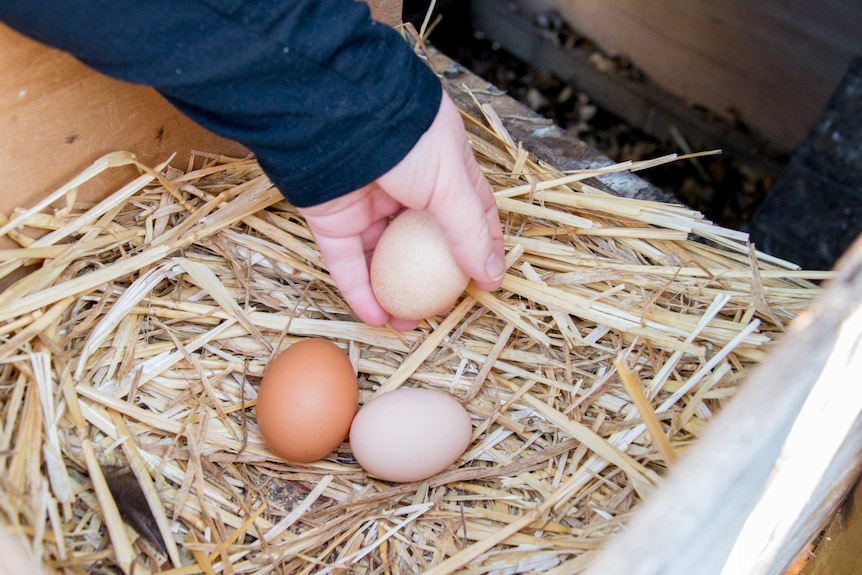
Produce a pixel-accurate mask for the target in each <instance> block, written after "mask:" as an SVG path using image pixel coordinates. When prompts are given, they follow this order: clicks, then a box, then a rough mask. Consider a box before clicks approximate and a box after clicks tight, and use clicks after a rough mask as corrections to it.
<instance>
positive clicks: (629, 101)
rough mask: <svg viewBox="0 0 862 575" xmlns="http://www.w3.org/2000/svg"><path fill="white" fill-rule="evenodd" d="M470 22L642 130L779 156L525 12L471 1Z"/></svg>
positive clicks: (489, 0) (769, 158) (767, 165)
mask: <svg viewBox="0 0 862 575" xmlns="http://www.w3.org/2000/svg"><path fill="white" fill-rule="evenodd" d="M471 7H472V19H473V24H474V26H475V27H476V28H477V29H478V30H481V31H482V32H484V33H485V34H487V35H488V37H489V38H492V39H494V40H495V41H498V42H500V44H501V45H502V46H503V47H504V48H506V49H507V50H508V51H509V52H511V53H512V54H514V55H515V56H517V57H518V58H520V59H521V60H523V61H525V62H529V63H530V64H532V65H534V66H536V67H537V68H539V69H541V70H545V71H548V72H552V73H554V74H555V75H557V76H559V77H560V78H561V79H562V80H564V81H565V82H567V83H568V84H570V85H572V86H574V87H575V88H577V89H579V90H580V91H582V92H584V93H585V94H588V95H589V97H590V99H591V100H593V101H594V102H595V103H596V104H598V105H599V106H601V107H602V108H604V109H605V110H608V111H609V112H611V113H613V114H614V115H616V116H619V117H620V118H622V119H623V120H625V121H626V122H627V123H629V124H631V125H633V126H636V127H639V128H641V129H642V130H644V131H645V132H647V133H650V134H653V135H655V136H656V137H659V138H664V139H668V140H670V139H672V138H673V137H674V133H678V134H680V135H682V137H683V138H684V139H685V140H686V142H687V143H688V144H689V145H690V146H691V147H692V148H693V149H697V150H703V149H722V150H724V151H725V152H727V153H730V154H733V155H735V156H737V157H740V158H744V159H745V160H746V161H747V162H748V163H749V164H750V165H753V166H762V167H763V169H764V170H766V171H769V172H775V171H777V170H778V167H777V165H778V164H777V160H775V158H776V157H778V156H779V153H778V151H777V150H775V149H774V148H773V147H772V146H771V145H770V144H769V143H768V142H767V141H766V140H764V139H763V138H758V137H756V136H755V135H753V134H750V133H746V132H745V131H742V130H738V129H736V128H735V127H734V126H733V125H732V124H730V123H728V122H727V121H725V120H723V119H720V118H719V117H718V116H716V115H715V114H710V113H708V112H707V111H705V110H703V109H699V108H695V107H693V106H691V105H690V104H689V103H687V102H685V101H683V100H682V99H680V98H678V97H677V96H675V95H673V94H671V93H669V92H667V91H666V90H664V89H663V88H662V87H660V86H658V85H656V84H655V83H654V82H652V81H650V80H649V79H642V78H638V79H633V78H629V77H627V76H624V75H619V74H614V73H612V72H611V73H607V72H604V71H602V70H599V69H598V68H596V66H595V65H594V64H593V62H592V60H591V52H590V51H588V50H586V49H583V48H579V47H577V46H563V45H561V44H560V42H558V41H557V40H556V37H555V36H554V35H553V34H548V33H547V32H545V31H543V30H540V29H538V28H536V27H535V26H533V25H532V22H533V21H532V18H531V17H530V16H529V15H528V14H527V13H526V12H524V11H519V10H512V9H511V8H510V7H509V6H507V5H504V4H502V3H500V2H499V1H498V0H471Z"/></svg>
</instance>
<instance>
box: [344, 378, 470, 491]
mask: <svg viewBox="0 0 862 575" xmlns="http://www.w3.org/2000/svg"><path fill="white" fill-rule="evenodd" d="M472 432H473V426H472V424H471V423H470V414H469V413H467V410H465V409H464V408H463V407H462V406H461V404H460V403H458V401H457V400H456V399H455V398H454V397H452V396H451V395H447V394H445V393H440V392H437V391H431V390H428V389H412V388H401V389H397V390H395V391H391V392H389V393H385V394H383V395H380V396H378V397H376V398H374V399H372V400H371V401H369V402H368V403H367V404H366V405H365V406H364V407H362V409H360V410H359V413H357V414H356V417H355V418H354V420H353V425H352V426H351V428H350V449H351V450H352V451H353V456H354V457H355V458H356V461H358V462H359V465H361V466H362V468H363V469H365V470H366V471H367V472H368V474H369V475H371V476H373V477H377V478H379V479H385V480H387V481H397V482H407V481H421V480H423V479H427V478H428V477H431V476H432V475H436V474H437V473H440V472H441V471H443V470H445V469H446V468H447V467H449V466H450V465H452V463H454V462H455V461H456V460H457V459H458V458H459V457H461V455H462V454H463V453H464V450H466V449H467V446H468V445H470V438H471V434H472Z"/></svg>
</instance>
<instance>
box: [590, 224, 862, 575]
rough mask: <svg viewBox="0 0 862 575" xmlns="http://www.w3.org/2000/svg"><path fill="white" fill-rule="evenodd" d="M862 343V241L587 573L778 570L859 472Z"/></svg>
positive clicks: (754, 574) (765, 574) (776, 574)
mask: <svg viewBox="0 0 862 575" xmlns="http://www.w3.org/2000/svg"><path fill="white" fill-rule="evenodd" d="M860 346H862V240H860V241H857V242H856V243H855V244H854V246H853V247H852V248H851V250H850V251H849V252H848V253H847V254H846V255H845V257H844V260H843V263H842V265H841V271H840V272H839V274H838V276H837V277H836V278H835V279H834V280H833V281H831V282H830V284H829V286H828V288H827V289H826V290H825V292H824V293H823V295H822V296H821V297H820V298H819V299H818V300H817V301H816V302H814V303H813V304H812V307H811V308H810V310H809V311H808V312H806V314H805V315H804V316H802V317H800V318H799V319H798V320H797V321H796V322H795V323H794V325H793V326H792V328H791V330H790V331H789V332H788V333H787V335H786V336H785V338H784V339H783V340H782V341H781V343H780V344H779V345H778V347H776V348H775V349H774V350H772V351H771V352H770V354H769V357H767V359H766V360H765V361H764V362H763V363H762V364H761V365H759V366H758V367H757V368H756V369H755V370H754V371H752V373H751V374H749V376H748V382H747V383H746V384H745V385H744V386H743V387H742V389H741V390H740V391H739V392H738V393H737V395H736V396H735V397H734V399H733V401H732V402H730V403H729V404H728V405H727V406H726V408H725V409H724V410H723V411H722V412H721V413H720V414H719V415H718V416H717V417H716V418H715V420H714V421H712V422H711V423H710V425H709V427H708V429H707V430H706V432H705V433H704V434H703V436H702V437H701V438H700V439H699V441H698V443H697V444H696V445H695V446H694V447H693V448H692V449H691V450H690V451H689V452H687V453H686V454H685V455H684V456H683V457H681V458H680V460H679V462H678V465H677V467H676V468H675V469H673V470H672V471H671V473H670V474H669V475H668V477H667V479H666V482H665V483H664V484H663V485H661V486H660V488H659V489H658V490H657V491H656V492H655V493H654V494H653V496H652V497H649V498H647V499H646V500H645V501H644V503H643V504H642V505H641V506H640V508H639V509H638V510H637V511H636V512H635V514H634V516H633V518H632V520H631V521H630V522H629V523H628V525H627V526H626V528H625V529H624V530H623V531H621V532H620V533H618V534H617V535H616V536H615V537H613V538H612V539H611V541H610V543H609V544H608V545H607V547H606V548H605V549H604V550H603V551H602V552H601V554H600V555H599V557H598V558H597V560H596V562H595V563H594V564H593V566H592V567H591V568H590V570H588V573H589V574H590V575H593V574H595V575H599V574H601V575H623V574H625V575H647V574H649V575H658V574H659V573H661V574H662V575H688V574H690V573H698V574H699V575H713V574H715V575H717V574H719V573H721V574H727V575H730V574H735V573H746V574H749V575H781V574H782V573H784V571H785V570H786V569H787V568H788V567H789V566H790V564H791V563H792V562H793V561H794V560H795V559H796V558H797V557H798V556H799V554H800V552H801V550H804V549H807V548H808V546H809V545H810V544H811V542H812V541H813V540H814V538H815V537H816V536H817V535H818V534H819V533H820V531H821V529H822V528H824V527H825V526H826V525H827V524H828V522H829V520H830V519H831V517H832V515H833V513H834V512H835V511H836V509H837V508H838V507H839V506H840V504H841V502H842V501H844V499H845V497H846V495H847V493H848V492H849V490H850V489H851V488H852V487H853V485H854V484H855V483H856V481H857V478H858V477H859V473H860V471H862V392H860V389H859V386H858V385H857V384H858V381H859V374H858V370H859V369H862V365H860V364H862V353H859V349H860ZM764 406H768V407H764ZM656 534H660V536H657V535H656Z"/></svg>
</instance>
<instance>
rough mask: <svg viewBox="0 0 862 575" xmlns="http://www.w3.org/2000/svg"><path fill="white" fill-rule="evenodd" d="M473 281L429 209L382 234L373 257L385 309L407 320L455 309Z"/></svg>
mask: <svg viewBox="0 0 862 575" xmlns="http://www.w3.org/2000/svg"><path fill="white" fill-rule="evenodd" d="M469 281H470V278H469V277H467V275H466V274H465V273H464V272H463V271H461V268H459V267H458V264H457V263H456V262H455V258H454V257H453V256H452V253H451V252H450V251H449V245H448V244H447V242H446V237H445V236H444V235H443V232H442V231H441V230H440V228H439V227H437V224H436V223H435V222H434V218H433V217H432V216H431V214H430V213H429V212H427V211H425V210H407V211H405V212H403V213H402V214H400V215H399V216H398V217H397V218H395V219H394V220H393V221H392V223H390V224H389V226H388V227H387V228H386V231H384V232H383V235H382V236H381V237H380V241H379V242H378V243H377V247H376V248H375V249H374V255H373V256H372V258H371V289H372V291H373V292H374V296H375V297H376V298H377V301H378V302H380V305H381V306H382V307H383V309H385V310H386V311H387V312H389V313H390V314H391V315H393V316H395V317H399V318H403V319H413V320H417V319H424V318H426V317H431V316H433V315H437V314H439V313H443V312H444V311H446V310H448V309H449V308H451V307H452V306H453V305H454V304H455V302H456V301H457V299H458V296H460V295H461V293H462V292H463V291H464V288H465V287H467V282H469Z"/></svg>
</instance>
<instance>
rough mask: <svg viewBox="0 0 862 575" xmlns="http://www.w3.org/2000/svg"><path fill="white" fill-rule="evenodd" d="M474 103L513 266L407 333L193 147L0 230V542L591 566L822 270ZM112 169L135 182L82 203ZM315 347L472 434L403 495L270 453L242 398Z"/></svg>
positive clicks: (260, 566) (105, 556) (151, 566)
mask: <svg viewBox="0 0 862 575" xmlns="http://www.w3.org/2000/svg"><path fill="white" fill-rule="evenodd" d="M486 112H487V113H488V114H489V116H488V119H489V120H490V125H491V126H496V128H493V129H486V128H483V127H482V125H484V124H480V123H479V122H477V121H475V120H472V119H468V120H470V122H471V124H472V126H471V129H472V136H471V137H472V143H473V145H474V149H475V151H476V153H477V156H478V157H479V159H480V161H481V163H482V165H483V167H484V169H485V171H486V173H487V175H488V177H489V179H490V181H491V182H492V183H493V185H494V188H495V190H497V195H498V200H499V206H500V210H501V217H502V218H503V221H504V225H505V232H506V234H507V251H508V263H509V264H510V268H509V272H508V274H507V276H506V278H505V281H504V283H503V287H502V289H501V290H499V291H498V292H497V293H483V292H479V291H477V290H475V289H472V288H471V289H468V293H467V294H466V295H465V296H464V298H463V299H462V300H461V301H460V303H459V304H458V305H457V306H456V307H455V309H454V310H453V311H452V312H451V313H450V314H449V315H448V316H446V317H438V318H433V319H430V320H428V321H427V323H425V324H423V325H422V326H421V327H420V328H419V329H418V330H416V331H414V332H411V333H403V334H402V333H397V332H394V331H392V330H389V329H386V328H371V327H368V326H366V325H364V324H362V323H360V322H359V321H358V320H357V319H356V318H355V317H354V316H353V315H352V314H351V312H350V310H349V309H348V308H347V306H346V305H345V303H344V302H343V301H342V299H341V298H340V296H339V294H338V292H337V290H336V289H335V288H334V286H333V283H332V281H331V279H330V277H329V276H328V274H327V271H326V267H325V265H324V263H323V261H322V259H321V258H320V256H319V254H318V252H317V249H316V247H315V244H314V242H313V241H312V238H311V235H310V234H309V232H308V229H307V228H306V227H305V225H304V222H303V221H302V220H301V219H300V218H299V217H298V215H297V213H296V211H295V210H294V209H293V208H292V207H291V206H289V205H288V204H287V203H285V202H284V201H283V200H282V198H281V196H280V194H279V193H278V192H277V191H276V190H275V189H273V188H272V187H271V185H270V184H269V182H268V180H267V179H266V178H265V176H264V175H263V174H262V173H261V171H260V169H259V167H258V166H257V165H256V163H255V162H254V161H253V160H251V159H242V160H238V159H228V158H221V157H212V156H207V155H206V154H197V155H196V156H195V157H193V159H192V164H191V165H190V168H189V170H188V171H187V172H186V173H180V172H178V171H176V170H174V169H171V168H165V167H164V166H158V167H156V168H155V169H151V168H148V167H145V166H141V165H139V164H138V163H137V162H136V161H135V159H134V158H132V157H131V156H130V155H128V154H125V153H116V154H111V155H109V156H106V157H105V158H103V159H102V160H100V161H99V162H97V163H96V164H95V165H94V166H93V167H92V168H91V169H89V170H87V171H86V172H85V173H83V174H81V175H80V176H78V177H77V178H75V179H74V180H73V181H71V182H70V183H69V184H68V185H66V186H64V187H63V188H61V189H60V190H58V191H57V193H55V194H54V195H53V196H52V197H51V198H48V199H47V200H46V201H45V202H43V204H41V205H39V206H36V207H35V208H34V209H32V210H28V211H22V212H20V213H16V214H12V215H10V216H9V219H8V220H7V219H5V218H0V235H5V236H7V237H9V238H12V239H14V240H16V241H17V242H18V243H19V244H20V245H21V248H20V249H13V250H0V277H4V278H5V277H10V276H9V274H11V273H13V272H15V271H16V270H18V269H19V268H21V267H22V266H24V265H25V264H33V263H36V264H39V267H38V269H37V270H36V271H34V272H32V273H30V274H29V275H28V276H26V277H25V278H24V279H20V280H18V281H17V282H16V283H14V285H11V286H10V287H7V288H6V289H5V291H3V292H2V294H0V410H2V424H3V427H2V430H0V485H2V489H0V510H2V515H3V516H4V518H5V521H6V523H8V524H9V525H10V528H9V531H10V532H11V533H12V534H13V536H14V537H16V538H19V539H20V540H22V541H24V542H25V543H26V545H27V546H28V547H29V548H30V549H31V550H32V552H33V553H34V554H35V555H36V556H37V557H38V559H39V561H40V562H42V563H43V564H44V565H45V566H46V567H47V568H48V569H50V570H52V571H57V572H63V573H84V572H90V573H114V572H121V571H123V572H126V573H131V572H134V573H135V574H137V575H141V574H143V573H149V572H157V571H161V572H166V573H173V574H177V575H179V574H189V575H191V574H194V573H222V572H223V573H270V572H272V573H290V574H300V573H329V572H339V573H348V572H349V573H368V574H370V573H419V572H427V573H451V572H455V571H457V572H463V573H515V572H530V571H540V570H550V572H557V573H574V572H577V571H578V570H579V569H580V568H582V567H583V566H584V565H585V564H586V562H588V561H589V557H590V554H591V552H592V551H593V550H595V549H596V548H597V547H598V546H600V545H601V544H602V542H603V540H604V539H605V538H606V537H608V536H609V535H611V534H613V533H614V532H615V531H616V530H618V529H619V528H620V526H621V525H622V524H624V522H625V521H626V518H627V517H628V515H629V512H630V510H631V509H632V508H633V507H634V506H636V504H637V503H638V501H639V500H640V499H641V497H642V496H644V495H645V494H647V493H649V492H650V491H651V490H653V489H654V488H655V487H656V486H657V484H659V483H660V482H661V475H662V473H663V472H664V471H665V470H666V468H667V467H668V466H669V465H672V463H673V460H674V458H675V457H676V456H677V454H679V453H680V452H683V451H684V450H685V449H687V448H688V446H689V445H690V444H691V443H692V442H694V441H696V440H697V437H698V435H699V434H700V433H701V431H702V429H703V428H704V426H705V425H707V424H708V422H709V420H710V418H711V417H712V416H713V414H714V413H716V412H717V411H718V410H720V409H721V407H722V405H723V404H724V403H725V402H726V401H727V400H728V399H730V398H731V397H732V396H733V395H734V391H735V390H736V388H737V386H739V385H740V384H741V383H742V381H743V379H744V376H745V374H746V372H747V370H748V369H749V368H750V367H751V366H752V365H754V364H756V363H757V362H758V361H760V360H761V359H762V358H763V357H764V355H765V354H766V353H768V351H769V348H770V346H772V345H773V344H774V342H775V341H776V340H778V339H780V337H781V334H782V331H783V329H784V327H785V326H786V324H787V323H788V322H789V321H790V320H791V319H792V318H793V317H794V316H795V315H796V314H797V313H798V312H799V311H800V310H803V309H805V308H806V307H807V306H808V304H809V303H810V301H811V300H812V298H814V297H815V296H816V295H817V293H818V291H819V290H818V288H817V287H816V286H815V285H814V284H813V283H811V281H810V280H815V279H820V278H823V277H825V276H826V275H828V274H822V273H817V272H812V273H809V272H804V271H798V270H796V269H794V267H793V266H792V265H789V264H786V263H784V262H781V261H777V260H774V259H772V258H769V257H766V256H763V255H762V254H757V253H755V252H754V251H753V250H751V249H750V246H749V245H748V244H747V243H746V239H745V237H744V235H743V234H740V233H738V232H734V231H731V230H726V229H721V228H719V227H716V226H714V225H711V224H710V223H709V222H706V221H704V220H703V218H702V217H701V216H700V215H699V214H697V213H695V212H693V211H691V210H688V209H686V208H684V207H680V206H672V205H664V204H657V203H650V202H644V201H637V200H629V199H620V198H616V197H613V196H610V195H608V194H606V193H603V192H601V191H599V190H597V189H595V188H593V187H591V186H590V185H588V184H587V183H585V181H584V180H585V179H587V178H588V177H589V176H594V175H596V172H584V173H574V174H562V173H559V172H557V171H555V170H554V169H553V168H551V167H548V166H542V165H539V164H538V163H537V162H536V161H534V159H532V158H531V157H530V155H529V154H528V153H527V152H526V151H524V150H523V149H521V148H520V146H517V145H515V144H514V143H513V142H511V141H510V140H509V141H507V140H508V137H507V134H505V133H504V131H503V130H502V128H500V127H499V124H498V122H497V121H496V119H495V118H494V115H493V112H492V111H491V110H490V109H487V108H486ZM666 160H668V159H662V160H661V161H666ZM129 164H131V165H136V166H137V167H138V168H139V170H140V177H138V178H137V179H135V180H134V181H132V182H130V183H129V184H128V185H127V186H125V187H123V188H122V189H120V190H117V191H116V192H115V193H113V194H112V195H110V196H109V197H108V199H106V200H105V201H103V202H101V203H99V204H98V205H81V204H79V203H76V201H75V197H76V190H77V189H78V187H79V186H81V185H84V184H85V183H86V182H88V181H90V180H91V179H92V178H93V177H95V176H96V175H97V174H98V173H100V172H102V171H105V170H111V169H113V168H114V167H117V166H122V165H129ZM649 165H650V164H649V163H647V164H632V165H621V166H616V167H611V168H608V169H607V170H606V171H613V170H619V169H638V168H645V167H649ZM52 202H55V203H54V205H53V206H52V207H51V208H50V209H48V205H49V204H51V203H52ZM24 225H27V226H30V228H39V229H41V230H45V231H46V232H47V233H46V234H45V235H43V236H41V237H40V238H39V239H34V238H33V237H31V236H29V235H27V231H26V229H24V228H23V227H22V226H24ZM694 236H699V238H702V239H705V240H708V241H707V242H703V241H695V239H692V238H693V237H694ZM309 336H318V337H325V338H329V339H331V340H333V341H335V342H336V343H338V344H339V345H340V346H342V348H343V349H345V350H346V351H347V352H348V353H349V356H350V358H351V359H352V361H353V363H354V365H355V367H356V369H357V372H358V374H359V383H360V387H361V401H362V402H365V401H367V400H368V399H369V398H370V397H371V396H372V395H373V394H374V393H380V392H383V391H387V390H391V389H395V388H397V387H399V386H401V385H409V386H424V387H429V388H435V389H438V390H444V391H446V392H448V393H451V394H453V395H455V396H456V397H457V398H459V399H460V400H461V401H462V402H463V403H464V405H465V406H466V408H467V409H468V411H469V412H470V413H471V414H472V416H473V423H474V440H473V442H472V444H471V446H470V448H469V449H468V451H467V452H466V453H465V454H464V456H463V457H462V458H461V460H459V461H458V463H457V465H456V466H454V467H453V468H451V469H450V470H448V471H446V472H444V473H442V474H440V475H439V476H436V477H433V478H431V479H429V480H427V481H424V482H421V483H417V484H406V485H394V484H387V483H384V482H380V481H377V480H374V479H370V478H369V477H367V476H366V475H365V474H364V473H363V471H362V470H361V469H360V468H359V467H358V466H357V465H356V463H355V461H354V460H353V458H352V456H351V453H350V449H349V446H348V445H347V444H344V445H343V446H342V447H341V448H340V449H339V450H338V451H337V452H336V453H333V454H332V456H331V457H329V458H327V459H326V460H324V461H321V462H319V463H316V464H311V465H293V464H289V463H285V462H283V461H280V460H278V459H276V458H275V457H273V456H272V455H271V454H270V453H269V452H268V451H267V449H266V448H265V446H264V444H263V443H262V441H261V439H260V437H259V434H258V431H257V427H256V424H255V397H256V392H257V388H258V384H259V382H260V378H261V376H262V374H263V373H264V370H265V369H266V365H267V362H268V361H269V360H270V359H271V358H272V357H273V355H274V354H275V353H277V352H278V351H279V350H281V349H283V348H284V347H285V346H288V345H290V344H291V343H292V342H294V341H297V340H298V339H300V338H304V337H309ZM621 376H622V377H621Z"/></svg>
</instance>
